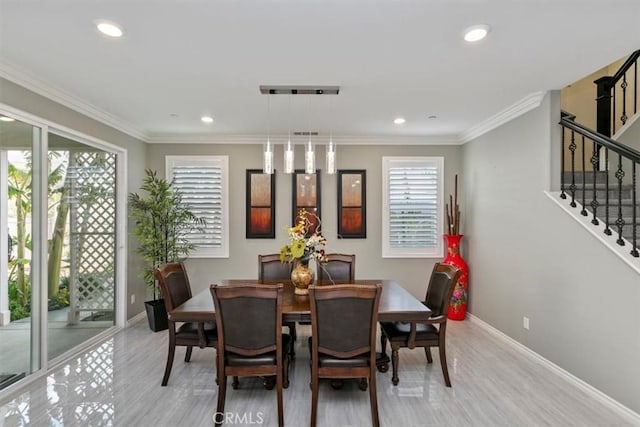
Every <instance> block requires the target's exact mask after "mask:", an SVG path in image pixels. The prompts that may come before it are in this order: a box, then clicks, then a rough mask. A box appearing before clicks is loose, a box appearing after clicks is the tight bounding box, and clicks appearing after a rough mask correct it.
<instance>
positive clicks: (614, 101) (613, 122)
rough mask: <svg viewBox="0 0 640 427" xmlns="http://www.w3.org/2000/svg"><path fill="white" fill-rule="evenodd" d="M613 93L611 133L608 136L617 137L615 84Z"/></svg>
mask: <svg viewBox="0 0 640 427" xmlns="http://www.w3.org/2000/svg"><path fill="white" fill-rule="evenodd" d="M611 93H612V94H613V96H612V97H611V117H610V118H609V120H611V133H610V134H609V135H607V136H611V135H615V133H616V123H617V121H616V86H615V84H614V85H613V86H612V87H611Z"/></svg>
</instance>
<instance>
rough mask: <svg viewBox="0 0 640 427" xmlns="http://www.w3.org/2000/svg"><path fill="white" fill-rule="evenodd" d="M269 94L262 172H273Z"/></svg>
mask: <svg viewBox="0 0 640 427" xmlns="http://www.w3.org/2000/svg"><path fill="white" fill-rule="evenodd" d="M270 100H271V96H270V95H267V121H268V123H267V143H266V144H265V145H264V150H263V162H262V172H263V173H267V174H272V173H273V145H271V140H270V136H271V105H270Z"/></svg>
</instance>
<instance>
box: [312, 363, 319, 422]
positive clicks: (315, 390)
mask: <svg viewBox="0 0 640 427" xmlns="http://www.w3.org/2000/svg"><path fill="white" fill-rule="evenodd" d="M318 381H319V380H318V376H317V375H314V374H313V373H311V427H316V422H317V417H318Z"/></svg>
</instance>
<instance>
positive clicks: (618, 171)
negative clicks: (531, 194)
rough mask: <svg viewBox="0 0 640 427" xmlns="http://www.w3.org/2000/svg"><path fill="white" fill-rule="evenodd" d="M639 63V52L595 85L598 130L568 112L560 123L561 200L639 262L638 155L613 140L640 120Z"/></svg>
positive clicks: (639, 152) (637, 152) (638, 153)
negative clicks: (634, 119)
mask: <svg viewBox="0 0 640 427" xmlns="http://www.w3.org/2000/svg"><path fill="white" fill-rule="evenodd" d="M638 62H640V50H636V51H635V52H633V53H632V54H631V55H630V56H629V58H628V59H627V60H626V61H625V62H624V64H623V65H622V66H621V67H620V69H619V70H618V71H617V72H616V73H615V74H614V75H613V76H608V77H601V78H599V79H598V80H596V81H595V82H594V83H595V84H596V87H597V98H596V107H597V120H596V121H597V123H596V127H597V130H593V129H589V128H588V127H586V126H584V125H582V124H580V123H577V122H576V121H575V119H576V116H574V115H572V114H570V113H568V112H564V111H563V112H562V115H561V118H560V125H561V126H562V148H561V164H562V165H563V168H564V169H563V171H562V173H561V177H560V190H561V193H560V197H561V198H562V199H568V200H569V201H570V205H571V207H573V208H579V209H580V213H581V214H582V215H583V216H585V217H588V216H591V217H592V219H591V223H592V224H593V225H601V224H604V225H605V227H604V234H606V235H608V236H612V237H613V238H615V242H616V243H617V244H618V245H619V246H624V247H630V252H629V253H630V254H631V255H632V256H633V257H635V258H640V250H639V249H640V248H639V240H640V186H639V185H638V174H640V151H638V150H636V149H634V148H631V147H629V146H627V145H624V144H622V143H620V142H618V141H615V140H614V139H612V138H611V135H612V133H613V132H615V131H616V129H618V128H621V127H623V126H625V125H626V124H627V122H628V121H629V119H630V118H632V117H633V116H636V115H638V114H640V110H639V109H638V92H639V90H638ZM638 123H640V122H636V124H635V125H638ZM638 146H640V144H639V145H638ZM567 169H568V170H567Z"/></svg>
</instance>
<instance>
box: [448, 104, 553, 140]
mask: <svg viewBox="0 0 640 427" xmlns="http://www.w3.org/2000/svg"><path fill="white" fill-rule="evenodd" d="M544 95H545V92H534V93H531V94H529V95H527V96H525V97H524V98H522V99H521V100H520V101H518V102H516V103H514V104H513V105H511V106H509V107H507V108H505V109H504V110H502V111H500V112H498V113H496V114H494V115H493V116H491V117H489V118H488V119H487V120H485V121H483V122H480V123H478V124H476V125H474V126H472V127H470V128H469V129H467V130H466V131H464V132H462V133H461V134H459V135H458V140H459V141H460V144H466V143H467V142H469V141H472V140H474V139H476V138H478V137H479V136H482V135H484V134H485V133H487V132H489V131H492V130H493V129H495V128H497V127H499V126H502V125H503V124H505V123H507V122H509V121H511V120H513V119H515V118H516V117H518V116H521V115H523V114H524V113H526V112H528V111H531V110H533V109H534V108H537V107H539V106H540V103H542V99H543V98H544Z"/></svg>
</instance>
